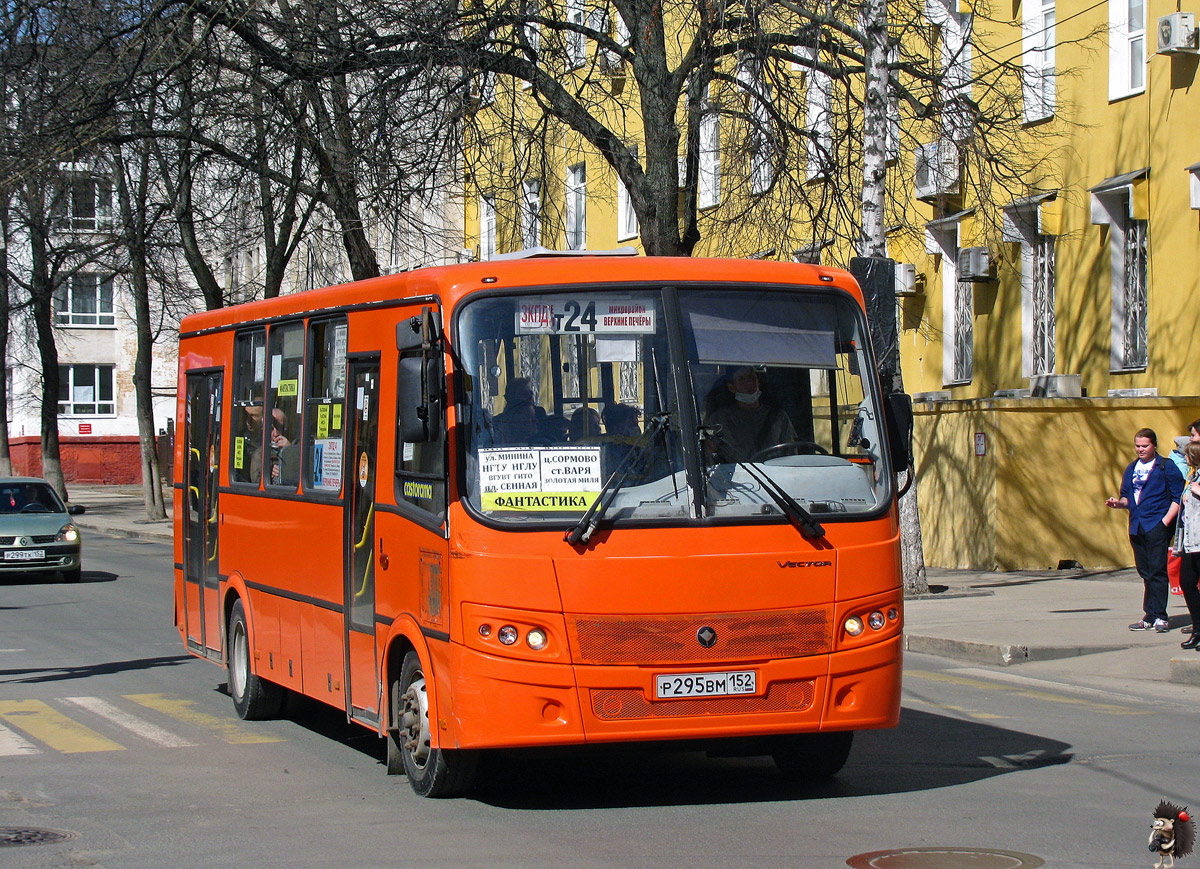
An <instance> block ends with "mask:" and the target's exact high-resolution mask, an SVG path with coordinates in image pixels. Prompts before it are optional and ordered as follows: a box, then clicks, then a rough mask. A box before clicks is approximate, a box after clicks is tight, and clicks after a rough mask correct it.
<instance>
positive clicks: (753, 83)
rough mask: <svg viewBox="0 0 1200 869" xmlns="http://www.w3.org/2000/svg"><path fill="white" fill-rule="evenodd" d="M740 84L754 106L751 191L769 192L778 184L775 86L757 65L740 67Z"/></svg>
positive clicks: (751, 111)
mask: <svg viewBox="0 0 1200 869" xmlns="http://www.w3.org/2000/svg"><path fill="white" fill-rule="evenodd" d="M738 82H739V83H740V84H741V86H742V89H743V91H744V92H745V94H746V99H747V100H748V101H749V103H750V111H749V117H750V141H749V146H750V192H751V193H754V194H759V193H766V192H767V191H768V190H770V189H771V186H772V185H773V184H774V183H775V144H774V143H775V130H774V127H773V125H772V95H771V86H770V84H768V83H767V82H766V81H765V80H764V78H763V75H762V72H761V70H759V69H758V68H757V67H756V66H755V65H754V64H753V63H743V64H742V65H741V66H740V67H739V68H738Z"/></svg>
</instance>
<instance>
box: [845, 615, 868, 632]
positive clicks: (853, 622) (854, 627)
mask: <svg viewBox="0 0 1200 869" xmlns="http://www.w3.org/2000/svg"><path fill="white" fill-rule="evenodd" d="M843 627H845V629H846V633H848V634H849V635H850V636H852V637H857V636H859V635H861V634H862V632H863V620H862V619H860V618H859V617H858V616H850V618H848V619H846V624H845V625H844V626H843Z"/></svg>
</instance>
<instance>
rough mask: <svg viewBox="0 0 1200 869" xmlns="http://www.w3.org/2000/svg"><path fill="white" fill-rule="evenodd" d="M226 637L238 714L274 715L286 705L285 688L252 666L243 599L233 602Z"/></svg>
mask: <svg viewBox="0 0 1200 869" xmlns="http://www.w3.org/2000/svg"><path fill="white" fill-rule="evenodd" d="M225 637H226V642H227V643H228V648H227V649H226V652H225V655H226V658H227V661H228V666H229V694H230V696H231V697H233V708H234V709H235V710H237V714H238V717H239V718H244V719H245V720H247V721H261V720H263V719H265V718H274V717H275V716H276V715H278V714H279V708H280V707H281V706H282V705H283V688H281V687H280V686H279V685H276V684H274V683H272V682H268V681H267V680H266V679H260V678H259V677H258V676H256V675H254V672H253V670H252V668H251V667H250V631H249V630H248V629H247V627H246V608H245V606H243V605H242V602H241V601H240V600H238V601H235V602H234V604H233V611H232V612H231V613H230V614H229V630H228V632H227V633H226V634H225Z"/></svg>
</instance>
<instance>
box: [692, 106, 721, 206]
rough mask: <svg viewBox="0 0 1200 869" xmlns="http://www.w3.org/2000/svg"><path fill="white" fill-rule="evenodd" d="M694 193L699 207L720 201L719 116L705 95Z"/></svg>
mask: <svg viewBox="0 0 1200 869" xmlns="http://www.w3.org/2000/svg"><path fill="white" fill-rule="evenodd" d="M696 195H697V205H698V206H699V207H700V208H712V207H713V206H715V205H717V204H718V203H720V201H721V117H720V115H719V114H718V113H717V111H716V109H715V108H713V107H712V105H711V103H709V101H708V97H707V95H706V96H705V100H704V109H703V115H702V116H701V118H700V177H699V179H698V189H697V191H696Z"/></svg>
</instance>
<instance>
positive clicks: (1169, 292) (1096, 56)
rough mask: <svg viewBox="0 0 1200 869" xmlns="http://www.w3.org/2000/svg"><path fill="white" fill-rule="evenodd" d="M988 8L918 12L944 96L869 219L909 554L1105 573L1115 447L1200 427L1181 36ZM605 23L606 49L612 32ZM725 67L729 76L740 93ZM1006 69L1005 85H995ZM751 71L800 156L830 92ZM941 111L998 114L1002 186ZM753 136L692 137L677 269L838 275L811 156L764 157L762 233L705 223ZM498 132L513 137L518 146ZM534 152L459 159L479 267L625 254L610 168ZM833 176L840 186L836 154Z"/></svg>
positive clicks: (1119, 460)
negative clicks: (822, 266) (783, 103)
mask: <svg viewBox="0 0 1200 869" xmlns="http://www.w3.org/2000/svg"><path fill="white" fill-rule="evenodd" d="M1003 6H1004V8H1003V9H990V8H989V9H984V8H983V7H982V4H980V5H978V6H977V8H974V9H968V8H966V6H965V5H964V3H963V0H958V2H957V3H954V2H953V0H951V2H950V4H949V5H947V4H946V3H945V2H943V0H927V2H926V3H925V8H924V17H925V19H926V22H927V23H928V24H929V25H931V26H932V28H933V32H934V33H935V34H936V37H937V38H936V40H935V41H934V42H933V44H932V45H931V46H928V50H929V51H930V52H931V53H933V55H934V56H935V57H936V56H938V54H939V52H940V57H941V58H942V61H941V62H942V63H943V64H947V66H946V68H945V70H944V72H945V73H946V76H945V79H944V80H943V82H942V87H943V89H944V90H946V91H948V92H949V93H950V96H951V97H952V99H948V100H947V101H946V102H945V104H944V106H943V114H944V119H943V120H944V121H945V122H944V123H942V124H941V126H940V129H941V130H942V137H941V138H938V136H937V135H936V133H934V132H931V127H930V125H929V124H928V123H927V122H926V121H922V122H921V123H917V122H915V121H911V122H910V121H907V120H906V121H905V122H904V123H905V128H904V131H903V133H904V135H903V136H901V137H898V139H897V140H896V149H895V153H894V154H890V155H889V156H891V157H892V158H893V159H892V160H891V162H890V163H889V181H888V184H889V196H890V206H889V207H890V208H891V210H892V212H893V214H892V215H891V217H890V220H889V223H892V224H894V225H896V226H902V227H904V228H905V229H906V230H907V231H898V232H895V233H894V234H892V235H889V251H888V252H889V254H890V255H891V256H892V257H893V258H895V259H896V260H897V261H898V262H899V263H900V265H899V267H898V273H897V291H898V293H900V294H901V295H900V300H899V314H900V317H899V325H900V339H901V360H902V370H903V376H904V381H905V387H906V390H907V391H908V392H910V393H912V394H913V395H914V396H915V397H916V398H917V405H916V409H917V454H918V466H917V470H918V481H919V485H918V491H919V493H920V506H921V515H922V525H923V533H924V545H925V556H926V561H927V563H929V564H931V565H936V566H946V567H972V568H993V567H997V568H1000V569H1023V568H1048V567H1055V566H1057V565H1058V564H1059V563H1060V562H1077V563H1080V564H1082V565H1084V566H1085V567H1089V568H1104V567H1116V566H1124V565H1128V564H1130V563H1131V562H1132V554H1131V551H1130V549H1129V545H1128V540H1127V536H1126V526H1125V515H1124V514H1121V513H1114V512H1113V511H1111V510H1109V509H1107V508H1106V507H1105V506H1104V504H1103V501H1104V498H1105V497H1106V496H1107V495H1109V494H1115V492H1116V489H1117V487H1118V485H1119V482H1120V475H1121V471H1122V469H1123V468H1124V466H1125V464H1126V463H1127V462H1128V461H1130V460H1131V459H1132V457H1133V455H1132V448H1131V444H1132V437H1133V432H1134V431H1135V430H1136V429H1138V428H1140V427H1142V426H1149V427H1151V428H1154V429H1155V430H1156V431H1157V432H1158V433H1159V437H1160V448H1161V451H1162V452H1163V453H1166V452H1168V451H1169V450H1170V448H1171V446H1172V443H1171V438H1172V437H1173V436H1175V435H1179V434H1183V433H1186V431H1187V426H1188V423H1190V422H1191V421H1192V420H1194V419H1197V418H1200V377H1198V376H1197V372H1195V371H1194V370H1193V367H1194V366H1195V365H1196V364H1197V363H1196V362H1195V361H1193V357H1194V354H1193V353H1192V352H1191V348H1190V346H1189V336H1190V333H1191V332H1192V331H1193V330H1194V329H1195V326H1196V324H1197V323H1198V321H1200V318H1198V317H1197V316H1196V315H1195V314H1193V313H1192V305H1193V304H1195V303H1194V302H1193V300H1195V299H1200V277H1198V274H1200V120H1198V119H1200V81H1198V80H1197V79H1198V75H1200V73H1198V70H1197V66H1198V58H1200V54H1198V53H1197V51H1196V49H1195V45H1196V37H1195V31H1194V29H1193V30H1191V31H1189V29H1188V26H1189V22H1190V21H1194V19H1191V18H1189V16H1188V14H1186V13H1180V12H1179V10H1178V9H1177V8H1176V5H1175V4H1174V3H1168V2H1165V0H1156V2H1153V3H1145V2H1144V0H1120V2H1117V0H1111V2H1109V3H1107V4H1099V5H1095V4H1090V3H1085V2H1083V0H1065V2H1064V0H1020V2H1014V3H1013V4H1011V5H1010V4H1003ZM1060 6H1061V8H1059V7H1060ZM895 8H896V7H893V14H896V12H895ZM610 20H611V19H610ZM616 30H619V28H608V29H607V31H605V32H608V31H613V32H614V36H615V38H618V39H626V40H627V39H628V36H627V35H621V34H617V33H616V32H615V31H616ZM902 38H903V37H902ZM964 46H969V49H966V50H964ZM1160 46H1161V49H1162V50H1161V51H1160V50H1159V49H1160ZM575 50H576V51H580V50H582V51H584V52H586V51H588V50H589V49H588V48H587V47H586V46H584V47H583V48H582V49H580V48H579V47H576V49H575ZM590 50H591V51H593V52H595V53H596V56H597V57H599V56H600V53H599V51H598V50H597V49H595V48H593V49H590ZM947 58H949V59H948V60H947ZM724 63H725V67H724V69H725V72H726V73H727V74H728V76H727V78H732V77H733V76H737V77H738V81H743V80H744V77H743V73H742V70H741V69H740V68H736V69H731V67H730V64H731V63H732V61H729V60H726V61H724ZM601 66H605V65H604V64H601ZM1006 67H1007V68H1009V69H1016V70H1018V72H1017V73H1016V74H1015V75H1010V76H1009V77H1008V79H1006V80H1005V81H1007V82H1008V83H1007V85H1005V86H996V84H995V83H996V82H998V81H1001V80H1004V79H1003V75H1002V73H1003V72H1004V70H1005V68H1006ZM773 72H774V75H772V76H771V79H770V80H771V87H773V88H774V89H775V91H774V94H775V98H778V99H783V98H785V97H789V96H790V97H792V98H794V100H795V101H796V102H797V103H798V104H800V106H801V111H802V112H807V116H806V117H807V119H808V128H809V130H810V131H811V132H812V133H813V134H814V135H813V136H812V137H811V138H810V142H818V143H819V142H820V141H821V140H820V136H821V135H824V133H823V132H822V130H821V129H820V123H821V117H822V115H821V114H820V113H821V112H831V111H835V110H836V105H835V103H834V101H833V100H832V99H831V98H830V93H829V92H828V91H826V90H823V86H824V85H827V84H828V80H827V79H824V78H823V77H822V74H821V73H818V72H816V71H814V70H807V71H803V70H797V69H795V68H792V69H788V68H787V66H786V65H783V66H780V67H779V68H777V69H775V70H773ZM604 74H605V76H607V78H606V79H604V80H603V81H604V82H606V83H605V84H604V86H603V87H597V88H596V94H595V95H594V98H595V100H596V103H595V104H596V106H597V107H598V108H597V111H598V112H601V111H602V112H604V113H605V114H606V116H607V117H608V118H609V119H610V120H611V119H612V118H613V117H620V118H622V119H624V120H623V121H622V124H623V126H621V136H622V138H625V139H626V140H628V141H634V142H636V141H637V140H638V137H639V134H640V132H641V123H642V120H641V118H640V117H639V116H638V114H637V111H636V106H637V102H636V100H635V98H634V93H633V89H632V88H631V87H629V86H628V85H627V83H626V81H625V78H624V76H623V75H622V74H621V73H620V70H619V68H615V69H614V65H613V64H611V63H610V64H608V65H607V66H606V68H605V69H604ZM1014 83H1015V84H1014ZM725 87H726V88H727V90H726V94H727V93H728V92H729V91H728V88H729V87H730V86H729V85H726V86H725ZM496 88H497V90H496V91H495V93H489V94H488V95H486V97H485V99H484V101H483V102H485V103H488V102H490V101H491V100H498V101H500V102H501V103H503V105H505V106H506V107H508V108H509V109H511V108H512V107H514V106H516V107H519V108H518V111H508V112H507V113H501V117H503V116H504V115H505V114H507V116H508V117H509V118H510V119H511V118H512V117H515V116H519V117H521V118H524V119H525V121H526V122H527V123H528V124H529V126H530V127H532V126H534V124H533V120H536V118H537V106H536V103H535V102H534V101H532V100H531V98H530V96H529V95H528V93H527V92H525V91H524V90H523V89H522V87H521V85H520V84H519V83H517V84H513V83H511V82H510V83H508V84H505V83H503V82H500V83H498V84H497V85H496ZM1018 91H1019V93H1018ZM707 98H708V99H712V100H714V101H719V100H721V99H722V98H724V97H723V96H722V94H721V93H720V92H714V93H712V94H709V95H708V96H707ZM954 99H960V100H961V102H959V103H957V105H969V104H971V103H972V102H973V103H974V104H977V105H980V106H981V107H982V111H984V112H988V111H992V112H994V113H995V114H996V115H997V116H999V115H1002V114H1003V112H1004V111H1005V110H1006V108H1007V107H1008V104H1011V110H1012V111H1014V112H1018V113H1019V116H1018V117H1017V118H1016V123H1014V124H1011V125H1009V127H1007V128H1005V130H1004V134H1003V137H1001V135H1000V134H999V133H997V135H996V138H995V141H994V142H992V143H991V144H990V146H991V147H1000V146H1003V148H1005V149H1007V153H1008V155H1009V156H1012V157H1013V158H1014V159H1012V160H1011V161H1010V165H1011V166H1013V167H1015V166H1024V167H1025V168H1024V169H1023V170H1022V171H1021V172H1020V173H1012V174H1014V175H1015V177H1007V178H1005V177H1004V173H1003V172H1000V171H998V170H996V169H995V168H994V167H989V166H987V165H985V163H984V162H983V161H981V160H980V156H979V153H980V150H981V149H979V148H978V147H974V148H972V147H971V146H970V145H969V143H963V144H961V145H960V143H959V142H956V141H954V138H955V136H954V129H955V124H954V118H953V117H952V114H953V112H954V111H955V109H954V108H953V106H954V105H956V103H955V102H954ZM1005 101H1007V103H1005ZM846 104H848V105H852V104H853V101H852V100H848V101H846ZM522 106H523V107H522ZM897 114H898V115H899V113H897ZM677 120H678V119H677ZM843 120H844V119H843ZM856 122H857V121H856V120H853V119H852V120H850V121H849V123H850V124H853V123H856ZM832 126H833V127H835V128H836V126H837V124H836V123H835V124H833V125H832ZM947 131H948V132H947ZM831 135H832V133H831ZM752 139H753V137H752V136H748V135H747V134H746V133H745V131H744V130H743V131H742V132H740V133H739V132H738V130H737V129H736V128H735V127H734V125H732V124H730V123H729V121H728V119H727V118H726V117H721V118H720V119H719V121H717V120H714V121H713V122H712V123H710V124H709V126H708V127H705V126H703V125H702V126H701V127H700V136H699V140H700V143H701V144H700V149H699V160H698V164H699V165H698V167H697V171H698V172H699V175H700V179H701V183H700V185H699V191H698V193H699V197H700V198H701V200H705V199H706V198H707V201H702V202H701V211H700V214H701V220H702V221H705V220H707V221H709V224H708V225H709V228H710V231H709V232H706V233H705V234H704V235H703V236H702V240H701V242H700V243H699V244H698V246H697V247H696V250H695V253H697V254H716V255H740V256H750V255H767V256H774V257H777V258H780V259H789V258H804V259H815V258H817V257H820V258H821V259H822V260H823V261H825V262H829V263H832V264H844V263H845V262H847V261H848V258H849V257H850V256H852V255H853V253H854V250H853V244H852V241H851V239H852V233H849V232H847V231H845V229H846V227H845V226H844V225H840V224H838V223H837V221H836V220H831V219H829V215H830V214H836V215H841V214H842V213H843V211H844V209H843V208H841V207H840V206H841V204H840V203H839V207H838V208H832V207H830V206H829V205H828V203H826V204H823V200H822V198H821V195H820V193H819V191H820V190H821V189H822V187H821V185H820V184H819V183H814V182H819V181H820V174H821V172H820V171H819V170H820V169H821V167H814V158H813V146H812V145H811V144H807V145H805V144H801V145H800V146H799V148H800V153H799V155H798V158H797V159H792V160H789V161H783V162H782V163H781V165H784V166H790V167H791V169H790V170H789V171H790V172H791V173H792V174H793V175H795V176H797V177H795V178H790V179H788V180H789V182H790V183H789V184H787V185H786V192H783V186H782V185H777V186H776V187H775V188H773V189H775V194H776V195H775V196H774V199H773V203H774V204H773V205H770V204H769V205H767V206H765V209H764V208H760V210H759V212H758V215H759V216H758V218H757V220H758V222H759V228H763V229H765V228H766V225H767V224H771V226H770V227H769V228H770V229H772V230H773V231H774V234H773V235H772V234H771V233H768V232H766V231H761V232H760V231H756V229H755V227H754V226H752V225H750V224H749V223H746V224H742V225H739V224H737V223H736V221H732V220H727V218H728V217H729V215H730V213H731V212H734V213H736V212H737V210H738V207H739V203H741V202H745V201H747V198H748V197H751V196H754V195H756V191H755V189H754V187H755V185H756V184H758V183H759V181H760V180H761V175H756V172H758V171H759V170H761V168H762V167H761V166H759V167H758V168H757V169H756V166H755V162H754V161H755V154H761V150H759V151H755V149H754V147H753V142H752V141H751V140H752ZM518 141H523V142H525V143H526V145H527V144H528V143H529V142H530V141H531V136H530V133H529V131H528V130H526V131H525V134H524V136H523V137H522V138H520V139H518ZM547 142H550V143H553V144H552V146H551V147H547V145H546V143H547ZM748 142H749V145H748V144H747V143H748ZM538 143H539V145H538V147H536V148H533V149H532V151H530V150H529V149H526V150H522V147H517V146H514V145H512V144H506V145H503V146H498V145H497V144H496V143H495V142H489V143H488V144H487V146H486V147H482V146H481V147H479V148H477V149H475V151H474V152H470V150H469V153H471V157H470V159H469V163H470V165H471V166H472V170H471V176H472V178H473V179H474V182H475V185H474V188H475V190H476V191H477V193H476V195H474V196H469V197H468V200H467V209H466V212H467V234H468V245H472V244H473V245H474V246H475V247H476V250H477V252H478V255H479V256H480V257H481V258H488V257H490V256H492V255H495V254H498V253H503V252H505V251H511V250H516V249H520V248H522V247H530V246H532V245H533V244H540V245H543V246H545V247H549V248H559V249H568V248H583V247H586V248H589V249H605V248H612V247H616V246H618V245H621V244H632V245H634V246H639V241H640V239H639V234H638V227H637V224H636V220H633V219H632V213H631V210H630V208H629V203H628V197H627V196H626V195H625V191H624V189H623V188H622V186H621V185H620V183H619V182H618V181H617V179H616V175H615V173H614V172H613V170H612V168H611V167H610V166H609V164H608V162H607V161H606V160H605V159H604V158H602V157H601V156H600V155H599V153H597V151H596V150H595V149H594V148H592V147H589V146H587V145H586V143H585V142H584V141H583V140H582V138H581V137H579V136H578V135H576V134H575V133H574V132H564V131H562V130H560V129H552V130H550V134H549V135H546V130H542V131H541V135H540V138H539V139H538ZM805 148H807V149H808V151H809V153H808V156H807V162H806V157H805V153H804V150H805ZM484 154H486V156H481V155H484ZM793 156H795V155H793ZM1018 158H1019V159H1018ZM534 166H536V167H537V168H536V170H534V169H532V168H530V167H534ZM836 171H838V172H841V173H843V174H845V173H849V174H850V175H857V174H858V172H859V170H858V168H857V166H856V165H853V164H851V163H846V164H845V165H844V166H843V165H841V164H839V168H838V169H837V170H836ZM739 183H740V184H741V185H742V186H740V187H739V186H738V185H739ZM735 191H740V193H739V192H735ZM747 213H752V212H747ZM763 214H767V215H769V216H767V217H765V218H764V217H763ZM838 219H840V218H838ZM722 220H725V222H722ZM822 221H824V222H822ZM780 223H786V224H787V226H786V231H781V230H780V229H779V226H778V224H780ZM818 225H820V226H821V229H820V230H819V231H818V230H817V229H815V228H814V227H817V226H818ZM717 228H720V229H719V231H711V230H715V229H717ZM777 238H783V239H785V240H786V241H785V243H783V244H781V243H778V242H775V243H773V242H772V239H777Z"/></svg>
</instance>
